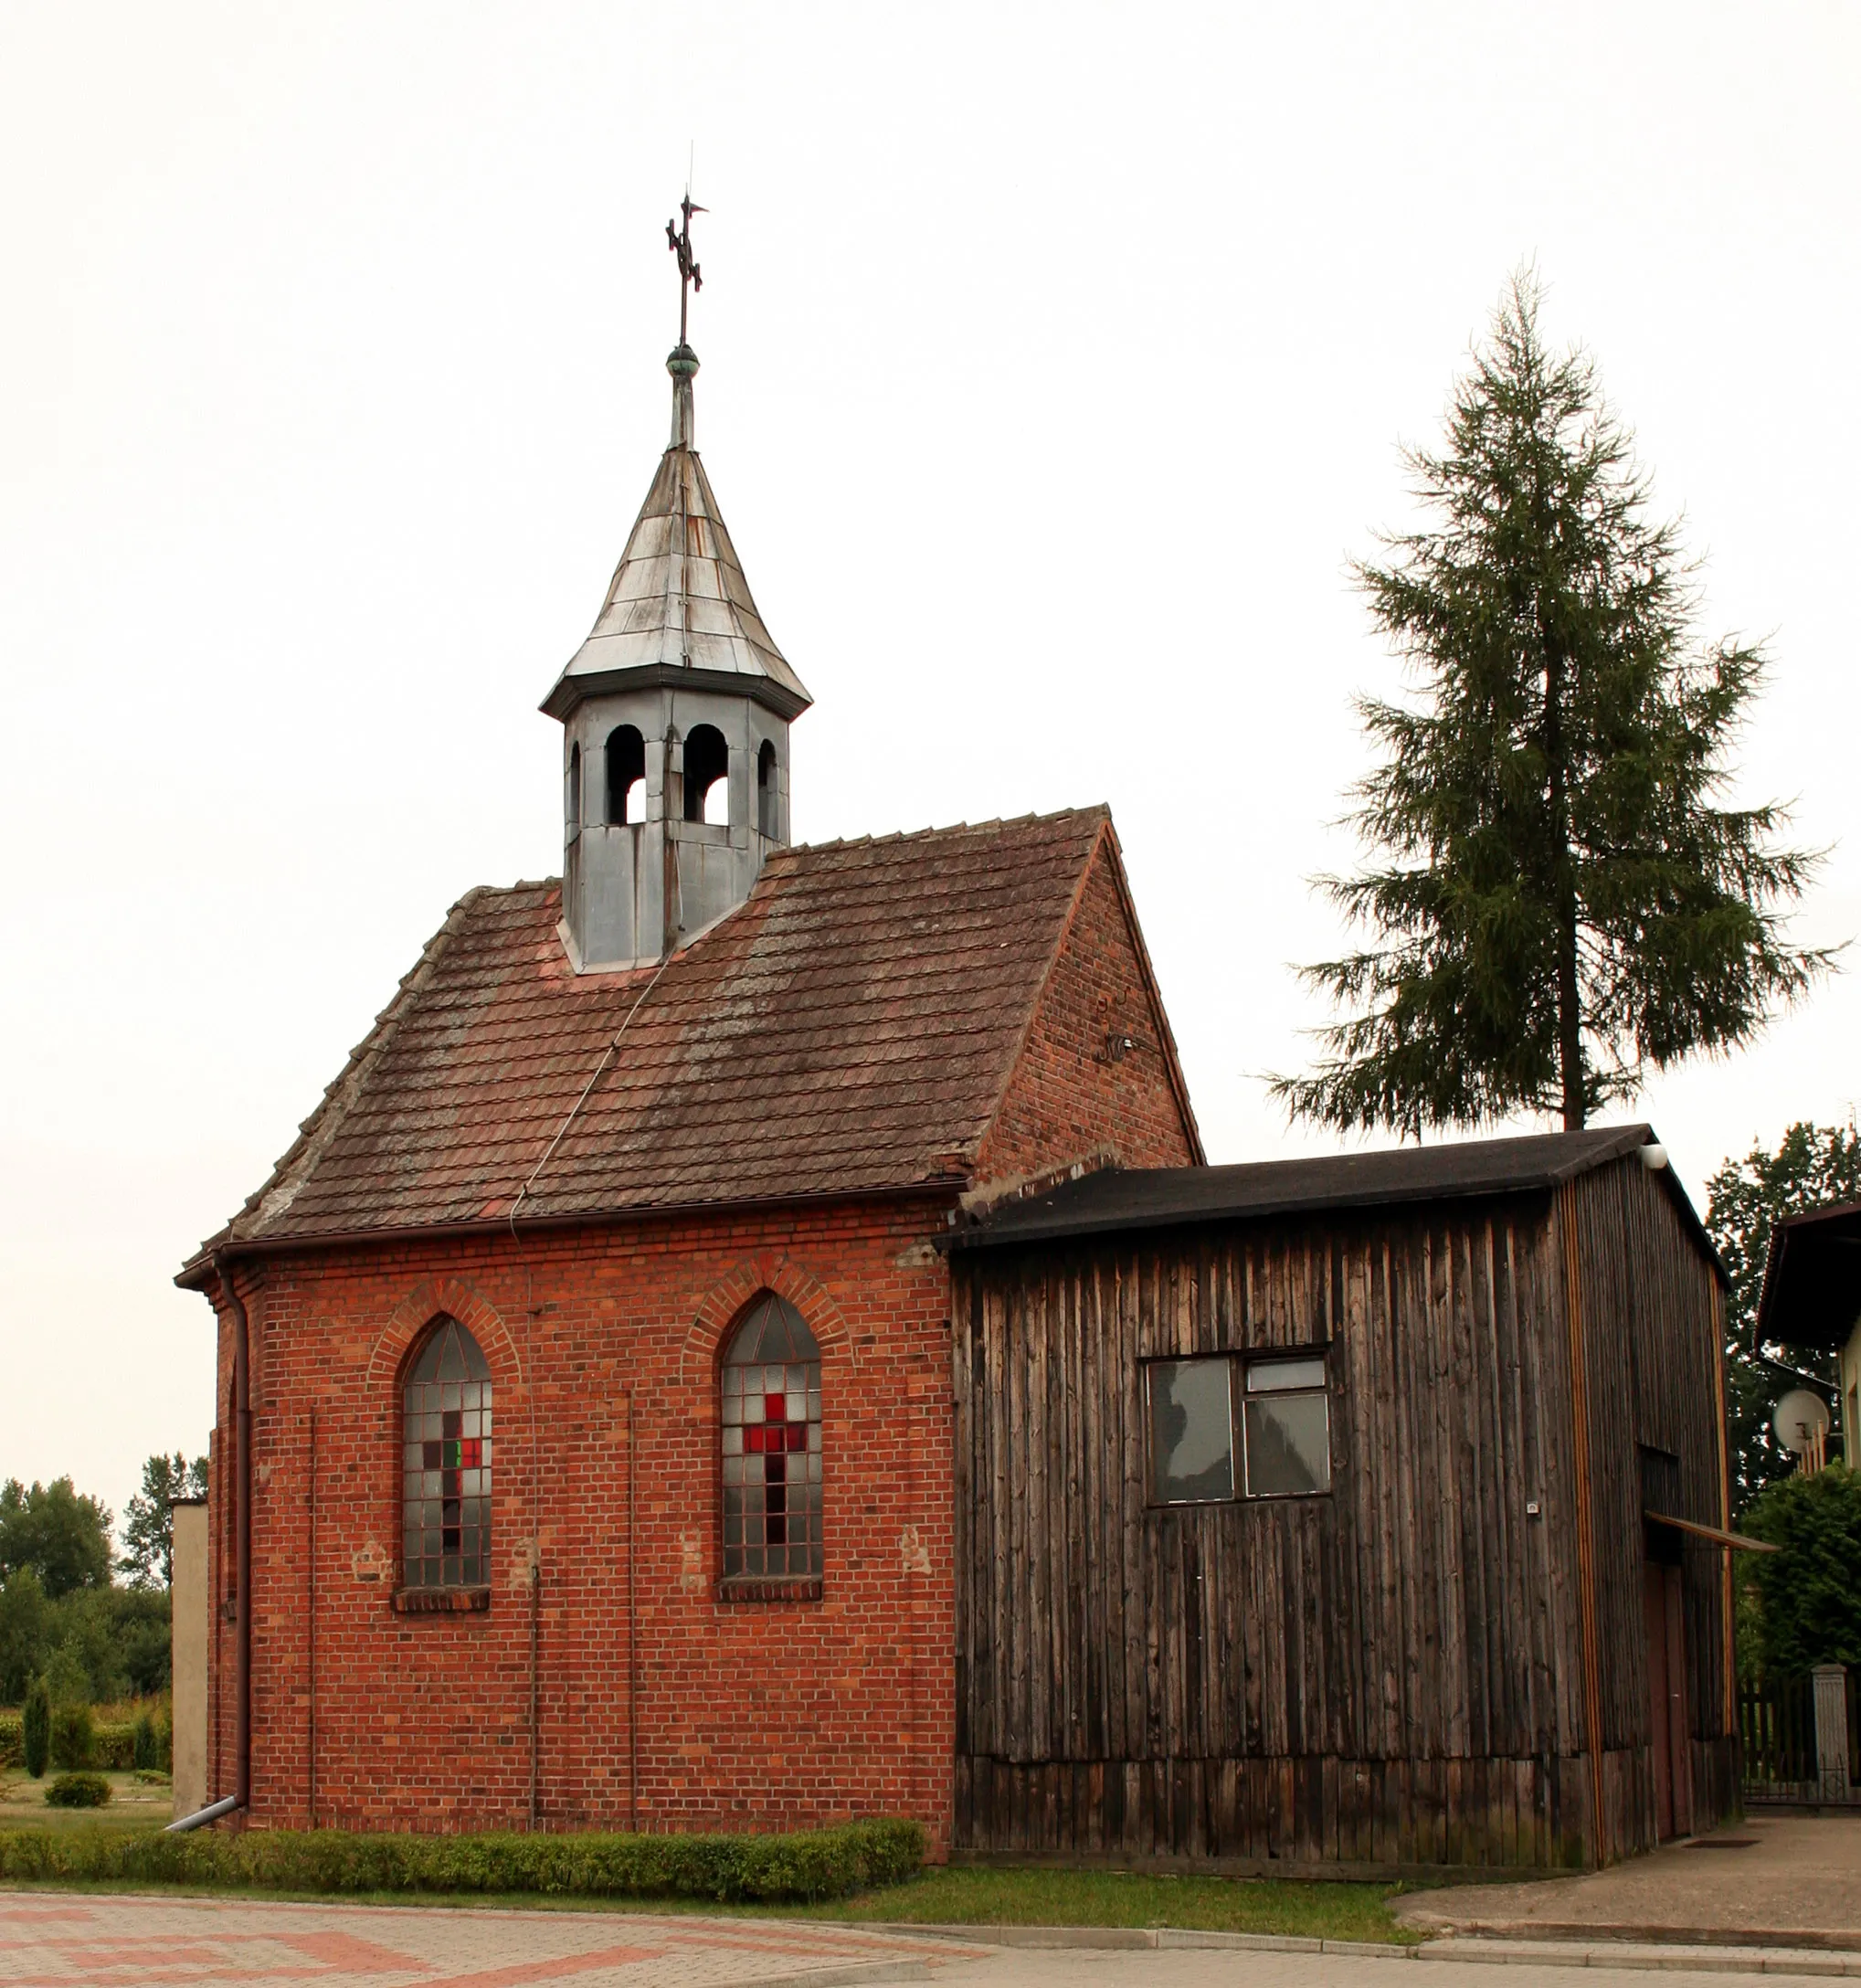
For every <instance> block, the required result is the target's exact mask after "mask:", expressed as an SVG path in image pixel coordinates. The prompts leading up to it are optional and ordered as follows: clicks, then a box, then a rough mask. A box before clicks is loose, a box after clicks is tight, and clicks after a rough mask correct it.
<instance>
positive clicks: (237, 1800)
mask: <svg viewBox="0 0 1861 1988" xmlns="http://www.w3.org/2000/svg"><path fill="white" fill-rule="evenodd" d="M213 1267H214V1269H215V1270H216V1271H217V1273H218V1274H219V1282H220V1289H221V1291H222V1292H223V1293H224V1294H225V1295H226V1301H227V1310H228V1311H230V1312H231V1313H232V1315H233V1429H234V1443H235V1458H236V1461H235V1463H234V1466H233V1492H234V1496H235V1498H236V1500H237V1502H236V1504H235V1506H234V1512H235V1515H236V1516H235V1518H234V1528H235V1529H234V1549H233V1551H234V1566H235V1576H234V1578H235V1581H236V1588H235V1598H234V1607H235V1610H236V1614H235V1618H234V1630H233V1635H234V1641H233V1793H232V1794H231V1796H229V1797H228V1798H227V1800H228V1801H229V1803H230V1804H231V1808H238V1809H243V1808H248V1807H250V1805H251V1800H252V1321H251V1318H250V1317H249V1316H248V1313H247V1310H246V1303H245V1300H244V1299H243V1298H242V1297H240V1295H239V1292H238V1285H237V1284H236V1283H235V1282H234V1280H233V1271H232V1267H231V1265H230V1264H228V1263H227V1258H226V1257H225V1255H224V1254H221V1255H217V1256H216V1257H215V1258H214V1261H213ZM200 1813H201V1814H202V1815H203V1816H205V1815H206V1810H204V1809H203V1810H202V1811H201V1812H200ZM221 1813H222V1814H228V1813H230V1810H229V1809H226V1808H223V1809H222V1810H221Z"/></svg>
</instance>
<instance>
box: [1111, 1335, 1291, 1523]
mask: <svg viewBox="0 0 1861 1988" xmlns="http://www.w3.org/2000/svg"><path fill="white" fill-rule="evenodd" d="M1144 1371H1145V1381H1146V1387H1147V1391H1148V1399H1149V1419H1150V1499H1151V1502H1152V1503H1153V1504H1155V1505H1207V1504H1221V1503H1225V1502H1227V1501H1229V1500H1232V1499H1234V1498H1242V1497H1246V1498H1276V1497H1302V1496H1311V1495H1313V1494H1314V1493H1316V1492H1322V1491H1328V1490H1329V1489H1330V1488H1331V1424H1330V1408H1329V1403H1328V1401H1327V1394H1326V1388H1325V1360H1324V1356H1323V1355H1322V1354H1306V1355H1303V1356H1298V1357H1293V1358H1288V1357H1285V1356H1279V1357H1276V1358H1270V1359H1236V1358H1234V1357H1233V1356H1232V1355H1228V1354H1217V1355H1214V1356H1212V1357H1211V1358H1207V1359H1159V1360H1152V1361H1150V1362H1149V1363H1148V1364H1147V1366H1146V1368H1145V1369H1144Z"/></svg>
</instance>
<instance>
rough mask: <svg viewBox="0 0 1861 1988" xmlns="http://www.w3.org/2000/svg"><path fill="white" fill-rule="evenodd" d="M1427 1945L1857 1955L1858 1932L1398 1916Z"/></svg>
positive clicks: (1418, 1914) (1848, 1929) (1424, 1914)
mask: <svg viewBox="0 0 1861 1988" xmlns="http://www.w3.org/2000/svg"><path fill="white" fill-rule="evenodd" d="M1397 1916H1398V1917H1399V1918H1400V1919H1401V1921H1402V1923H1403V1924H1404V1925H1405V1926H1408V1927H1411V1928H1412V1929H1413V1930H1415V1931H1416V1932H1418V1933H1426V1934H1427V1935H1428V1937H1429V1938H1430V1939H1431V1940H1561V1941H1563V1942H1564V1943H1565V1944H1566V1945H1570V1944H1574V1945H1577V1946H1591V1945H1593V1944H1594V1943H1595V1942H1596V1941H1597V1940H1615V1941H1623V1940H1626V1941H1628V1942H1631V1943H1632V1944H1634V1945H1635V1946H1638V1947H1788V1948H1790V1950H1791V1951H1792V1952H1796V1953H1809V1952H1834V1953H1861V1930H1856V1929H1855V1928H1853V1927H1845V1926H1837V1927H1829V1928H1824V1927H1820V1926H1656V1925H1646V1924H1641V1923H1636V1922H1633V1921H1630V1922H1623V1921H1617V1922H1616V1923H1615V1924H1613V1925H1608V1924H1603V1925H1598V1924H1597V1923H1596V1922H1595V1921H1594V1920H1583V1919H1535V1920H1527V1921H1520V1920H1517V1919H1435V1918H1433V1917H1431V1916H1430V1914H1429V1913H1428V1911H1427V1910H1426V1909H1418V1910H1416V1911H1414V1912H1413V1913H1412V1914H1409V1913H1399V1914H1398V1915H1397Z"/></svg>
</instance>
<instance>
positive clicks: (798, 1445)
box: [784, 1422, 808, 1450]
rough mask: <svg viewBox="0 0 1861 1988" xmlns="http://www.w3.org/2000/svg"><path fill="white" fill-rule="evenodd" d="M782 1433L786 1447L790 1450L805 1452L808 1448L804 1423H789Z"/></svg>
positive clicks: (806, 1428) (806, 1426)
mask: <svg viewBox="0 0 1861 1988" xmlns="http://www.w3.org/2000/svg"><path fill="white" fill-rule="evenodd" d="M784 1433H786V1434H787V1436H788V1447H789V1448H790V1449H791V1450H805V1449H806V1448H807V1447H808V1424H807V1423H806V1422H790V1423H789V1424H788V1429H787V1430H786V1431H785V1432H784Z"/></svg>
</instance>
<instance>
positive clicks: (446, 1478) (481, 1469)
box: [401, 1318, 492, 1588]
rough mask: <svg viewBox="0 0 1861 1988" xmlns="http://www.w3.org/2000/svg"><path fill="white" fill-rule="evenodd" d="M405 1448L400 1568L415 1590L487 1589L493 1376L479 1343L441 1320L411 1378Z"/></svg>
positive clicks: (406, 1402) (405, 1411) (454, 1322)
mask: <svg viewBox="0 0 1861 1988" xmlns="http://www.w3.org/2000/svg"><path fill="white" fill-rule="evenodd" d="M401 1438H402V1450H401V1569H402V1580H403V1581H404V1583H405V1585H406V1586H407V1587H409V1588H483V1587H488V1586H489V1585H490V1584H491V1578H492V1376H491V1369H490V1368H489V1367H487V1366H486V1365H485V1358H484V1355H483V1354H482V1353H481V1351H480V1350H479V1345H478V1341H477V1340H476V1339H474V1338H472V1336H471V1333H469V1332H468V1331H467V1330H466V1329H465V1327H463V1326H461V1325H460V1323H459V1321H458V1319H456V1318H442V1319H441V1320H440V1321H439V1324H438V1325H437V1326H436V1327H434V1329H433V1331H432V1332H431V1333H430V1334H429V1335H428V1339H427V1343H426V1345H425V1346H424V1347H423V1348H421V1350H420V1357H419V1359H418V1360H416V1361H415V1363H414V1368H413V1371H412V1372H411V1373H410V1374H409V1375H408V1376H407V1390H406V1393H405V1397H404V1401H403V1417H402V1429H401Z"/></svg>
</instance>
